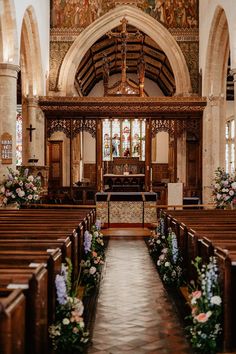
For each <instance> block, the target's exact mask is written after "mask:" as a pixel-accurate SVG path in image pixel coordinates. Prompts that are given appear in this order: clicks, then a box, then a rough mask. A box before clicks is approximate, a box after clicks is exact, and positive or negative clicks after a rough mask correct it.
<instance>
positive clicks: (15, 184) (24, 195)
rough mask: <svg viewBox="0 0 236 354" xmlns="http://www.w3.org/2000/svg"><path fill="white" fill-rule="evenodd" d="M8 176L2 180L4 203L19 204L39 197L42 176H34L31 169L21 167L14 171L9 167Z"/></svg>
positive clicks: (1, 193)
mask: <svg viewBox="0 0 236 354" xmlns="http://www.w3.org/2000/svg"><path fill="white" fill-rule="evenodd" d="M8 171H9V173H8V175H7V178H6V179H5V180H4V181H3V182H2V184H1V187H0V195H1V200H2V205H3V206H6V205H8V204H12V203H18V204H19V205H21V204H24V203H32V202H35V201H37V200H38V199H39V194H40V191H41V179H40V177H34V176H33V175H31V174H29V170H28V169H27V168H26V169H20V170H19V171H18V170H16V171H13V170H12V169H11V168H8Z"/></svg>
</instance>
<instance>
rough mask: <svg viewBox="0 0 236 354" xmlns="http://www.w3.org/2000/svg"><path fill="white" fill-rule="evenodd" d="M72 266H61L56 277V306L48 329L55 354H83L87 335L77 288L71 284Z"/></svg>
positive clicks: (87, 338) (68, 263)
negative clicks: (52, 321) (53, 320)
mask: <svg viewBox="0 0 236 354" xmlns="http://www.w3.org/2000/svg"><path fill="white" fill-rule="evenodd" d="M71 273H72V266H71V262H70V260H68V259H67V266H66V265H64V264H63V265H62V268H61V273H60V274H58V275H57V276H56V279H55V284H56V292H57V306H56V314H55V322H54V323H53V324H52V325H51V326H50V327H49V337H50V338H51V341H52V347H53V349H54V350H55V353H56V354H72V353H75V352H76V353H84V352H85V348H86V346H87V344H88V340H89V333H88V332H87V331H86V330H85V325H84V320H83V311H84V306H83V303H82V301H81V300H80V299H79V298H78V297H77V290H78V289H77V286H75V287H73V286H72V284H71Z"/></svg>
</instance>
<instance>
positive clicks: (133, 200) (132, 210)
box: [96, 192, 157, 226]
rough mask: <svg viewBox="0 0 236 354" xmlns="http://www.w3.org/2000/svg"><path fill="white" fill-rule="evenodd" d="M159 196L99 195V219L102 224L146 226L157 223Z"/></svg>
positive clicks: (134, 194) (114, 193)
mask: <svg viewBox="0 0 236 354" xmlns="http://www.w3.org/2000/svg"><path fill="white" fill-rule="evenodd" d="M156 200H157V195H156V193H153V192H143V193H142V192H136V193H134V192H111V193H109V192H108V193H103V192H101V193H97V194H96V206H97V218H98V219H101V221H102V223H104V224H105V225H108V226H111V225H114V224H130V225H133V224H135V225H140V226H144V225H147V224H150V223H155V222H157V211H156Z"/></svg>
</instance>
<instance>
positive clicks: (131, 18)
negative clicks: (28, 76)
mask: <svg viewBox="0 0 236 354" xmlns="http://www.w3.org/2000/svg"><path fill="white" fill-rule="evenodd" d="M123 17H126V19H127V20H128V22H129V23H130V24H131V25H133V26H135V27H136V28H137V29H139V30H141V31H143V32H144V33H146V34H147V35H148V36H150V37H151V38H152V39H153V40H154V41H155V42H156V43H158V45H159V46H160V47H161V48H162V50H163V51H164V52H165V54H166V55H167V57H168V59H169V62H170V65H171V67H172V70H173V73H174V77H175V83H176V95H183V94H189V93H190V92H191V82H190V76H189V70H188V67H187V64H186V61H185V58H184V55H183V53H182V51H181V49H180V47H179V46H178V44H177V42H176V41H175V39H174V38H173V36H172V35H171V34H170V32H169V31H168V30H167V29H166V28H165V27H164V26H163V25H161V24H160V23H159V22H157V21H156V20H155V19H153V18H152V17H151V16H149V15H147V14H146V13H144V12H143V11H141V10H140V9H138V8H136V7H132V6H129V5H125V6H119V7H117V8H115V9H114V10H111V11H109V12H108V13H106V14H105V15H104V16H102V17H100V18H99V19H97V20H96V21H95V22H93V23H92V24H91V25H90V26H88V27H87V28H86V29H85V30H84V31H83V32H82V33H81V34H80V35H79V36H78V37H77V39H76V40H75V41H74V43H73V44H72V46H71V47H70V49H69V51H68V52H67V54H66V56H65V58H64V60H63V62H62V65H61V69H60V73H59V79H58V89H59V90H60V91H61V94H64V95H72V93H73V86H74V79H75V74H76V70H77V68H78V66H79V64H80V61H81V60H82V58H83V56H84V55H85V53H86V52H87V50H88V49H89V48H90V47H91V46H92V45H93V44H94V43H95V42H96V41H97V40H98V39H99V38H100V37H102V36H103V35H104V34H106V33H107V32H108V31H109V30H112V29H113V28H115V27H117V26H119V25H120V20H121V19H122V18H123Z"/></svg>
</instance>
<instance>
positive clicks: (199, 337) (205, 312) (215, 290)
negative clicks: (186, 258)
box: [187, 257, 222, 354]
mask: <svg viewBox="0 0 236 354" xmlns="http://www.w3.org/2000/svg"><path fill="white" fill-rule="evenodd" d="M193 264H194V266H195V268H196V271H197V274H198V283H197V285H196V286H195V285H193V287H192V289H191V293H190V302H191V306H192V312H191V315H190V316H189V317H188V319H189V320H190V322H191V324H190V325H189V326H188V327H187V331H188V334H189V337H190V341H191V343H192V346H193V348H194V349H195V350H196V351H197V352H199V353H201V354H213V353H216V352H217V349H219V342H220V335H221V333H222V326H221V321H222V306H221V304H222V299H221V294H220V287H219V279H218V269H217V265H216V259H215V258H214V257H211V258H210V262H209V263H208V264H206V265H205V264H203V265H202V266H201V267H200V264H201V258H200V257H197V258H196V260H195V262H193Z"/></svg>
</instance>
